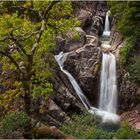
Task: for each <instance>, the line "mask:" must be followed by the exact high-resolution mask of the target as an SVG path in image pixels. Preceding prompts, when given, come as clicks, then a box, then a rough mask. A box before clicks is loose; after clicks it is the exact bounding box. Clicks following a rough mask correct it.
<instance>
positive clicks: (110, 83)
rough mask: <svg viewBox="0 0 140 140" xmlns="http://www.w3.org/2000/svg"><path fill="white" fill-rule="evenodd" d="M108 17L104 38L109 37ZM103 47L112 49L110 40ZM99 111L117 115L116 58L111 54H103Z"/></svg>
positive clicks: (104, 42) (103, 43)
mask: <svg viewBox="0 0 140 140" xmlns="http://www.w3.org/2000/svg"><path fill="white" fill-rule="evenodd" d="M108 16H109V12H107V14H106V20H105V30H104V32H103V36H104V35H106V36H108V37H109V35H110V31H109V17H108ZM107 32H108V33H107ZM101 47H102V48H105V49H109V48H111V46H110V45H109V41H108V40H107V41H102V45H101ZM99 109H100V110H103V111H106V112H109V113H113V114H116V113H117V83H116V58H115V56H114V55H113V54H112V53H111V52H109V53H104V52H103V53H102V66H101V76H100V100H99ZM116 115H117V114H116ZM118 117H119V116H118ZM110 118H112V116H108V119H110Z"/></svg>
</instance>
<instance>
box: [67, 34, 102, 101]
mask: <svg viewBox="0 0 140 140" xmlns="http://www.w3.org/2000/svg"><path fill="white" fill-rule="evenodd" d="M90 37H91V36H90ZM88 40H89V39H88ZM89 42H90V43H88V44H85V45H84V46H83V47H81V48H79V49H77V50H75V51H73V52H71V53H70V54H69V55H68V57H67V60H66V62H65V69H66V70H68V71H69V72H70V73H71V74H72V75H73V76H74V77H75V79H76V80H77V81H78V83H79V85H80V87H81V88H82V90H83V91H84V93H85V94H86V95H87V96H88V97H90V99H91V98H92V99H93V100H92V101H93V102H94V101H95V100H96V97H97V93H98V85H99V84H98V80H99V68H100V62H101V51H100V48H99V47H97V44H99V41H98V38H96V37H92V39H90V41H89ZM94 43H95V44H94Z"/></svg>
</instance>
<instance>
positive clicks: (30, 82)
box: [0, 0, 79, 114]
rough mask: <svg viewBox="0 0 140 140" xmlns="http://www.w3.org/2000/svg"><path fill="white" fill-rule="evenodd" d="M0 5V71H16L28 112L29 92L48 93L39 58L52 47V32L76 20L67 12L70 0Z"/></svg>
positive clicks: (45, 72) (49, 88)
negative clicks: (1, 67) (1, 69)
mask: <svg viewBox="0 0 140 140" xmlns="http://www.w3.org/2000/svg"><path fill="white" fill-rule="evenodd" d="M0 7H1V9H2V12H1V13H0V55H1V58H2V59H1V63H2V65H3V71H4V70H10V71H13V72H16V75H15V76H16V78H17V80H18V81H20V83H21V85H22V88H23V91H24V92H23V97H24V102H25V110H26V112H27V114H30V104H31V95H33V96H36V94H41V95H45V94H46V93H51V92H52V84H50V83H48V81H47V77H48V76H49V75H50V72H49V70H48V65H47V63H43V57H44V56H45V55H47V53H48V51H49V48H50V47H54V46H55V35H56V34H63V33H64V32H65V31H67V30H68V29H70V28H72V27H73V26H76V25H78V24H79V22H78V21H77V20H76V18H74V17H73V16H72V14H71V13H72V7H71V2H70V1H47V0H46V1H36V0H35V1H24V2H20V1H13V2H0ZM35 16H36V17H35ZM35 79H38V81H37V82H35Z"/></svg>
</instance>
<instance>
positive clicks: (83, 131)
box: [61, 113, 139, 139]
mask: <svg viewBox="0 0 140 140" xmlns="http://www.w3.org/2000/svg"><path fill="white" fill-rule="evenodd" d="M99 123H100V122H99V121H97V120H96V118H95V117H94V116H93V115H91V114H88V113H84V114H82V115H74V116H73V120H72V122H71V123H70V124H64V125H63V126H62V127H61V130H62V131H63V132H64V133H66V134H68V135H72V136H75V137H76V138H80V139H115V138H116V139H118V138H119V139H124V138H139V136H138V134H137V133H136V131H135V130H134V129H133V128H132V127H131V126H130V125H129V124H128V123H122V125H121V127H120V129H118V130H117V131H115V130H113V129H112V130H107V128H104V129H103V127H102V126H99Z"/></svg>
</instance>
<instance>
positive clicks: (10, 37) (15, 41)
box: [3, 36, 28, 56]
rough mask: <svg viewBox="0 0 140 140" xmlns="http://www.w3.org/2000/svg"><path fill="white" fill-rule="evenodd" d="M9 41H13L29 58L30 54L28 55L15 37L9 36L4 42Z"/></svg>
mask: <svg viewBox="0 0 140 140" xmlns="http://www.w3.org/2000/svg"><path fill="white" fill-rule="evenodd" d="M7 39H9V40H12V41H13V42H14V43H15V44H16V45H17V47H18V48H19V49H20V50H21V51H22V52H23V53H24V54H25V55H26V56H28V54H27V53H26V51H25V49H24V48H23V46H22V45H21V43H20V42H19V41H18V39H17V38H15V37H14V36H7V37H5V38H4V40H3V41H5V40H7Z"/></svg>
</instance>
